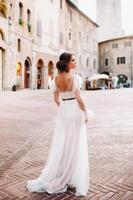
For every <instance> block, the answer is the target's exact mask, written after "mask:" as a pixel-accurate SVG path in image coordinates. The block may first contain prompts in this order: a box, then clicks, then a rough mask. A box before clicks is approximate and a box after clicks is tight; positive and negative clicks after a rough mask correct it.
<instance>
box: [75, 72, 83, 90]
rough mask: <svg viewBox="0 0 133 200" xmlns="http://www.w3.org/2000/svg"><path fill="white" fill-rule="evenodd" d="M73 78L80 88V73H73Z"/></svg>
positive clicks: (81, 80) (81, 82)
mask: <svg viewBox="0 0 133 200" xmlns="http://www.w3.org/2000/svg"><path fill="white" fill-rule="evenodd" d="M74 80H75V82H76V83H75V84H77V85H78V87H79V88H81V87H82V84H83V79H82V77H81V76H80V75H78V74H74Z"/></svg>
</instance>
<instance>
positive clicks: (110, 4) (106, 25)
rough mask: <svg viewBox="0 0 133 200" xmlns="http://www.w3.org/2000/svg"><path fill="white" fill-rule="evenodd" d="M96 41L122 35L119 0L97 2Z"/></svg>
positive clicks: (98, 0)
mask: <svg viewBox="0 0 133 200" xmlns="http://www.w3.org/2000/svg"><path fill="white" fill-rule="evenodd" d="M96 11H97V12H96V13H97V23H98V25H99V28H98V41H99V42H101V41H105V40H108V39H111V38H114V37H120V36H122V35H123V31H122V21H121V20H122V16H121V15H122V14H121V13H122V10H121V0H97V1H96Z"/></svg>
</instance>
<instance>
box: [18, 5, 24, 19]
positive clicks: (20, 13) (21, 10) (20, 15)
mask: <svg viewBox="0 0 133 200" xmlns="http://www.w3.org/2000/svg"><path fill="white" fill-rule="evenodd" d="M19 17H21V18H22V17H23V4H22V3H21V2H19Z"/></svg>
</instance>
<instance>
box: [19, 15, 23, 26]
mask: <svg viewBox="0 0 133 200" xmlns="http://www.w3.org/2000/svg"><path fill="white" fill-rule="evenodd" d="M18 22H19V25H22V24H23V19H22V17H19V20H18Z"/></svg>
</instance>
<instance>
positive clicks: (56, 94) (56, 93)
mask: <svg viewBox="0 0 133 200" xmlns="http://www.w3.org/2000/svg"><path fill="white" fill-rule="evenodd" d="M54 101H55V103H56V104H57V105H58V106H59V105H60V98H59V91H54Z"/></svg>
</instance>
